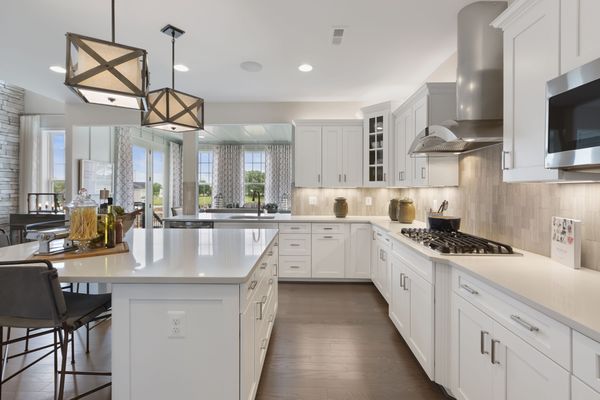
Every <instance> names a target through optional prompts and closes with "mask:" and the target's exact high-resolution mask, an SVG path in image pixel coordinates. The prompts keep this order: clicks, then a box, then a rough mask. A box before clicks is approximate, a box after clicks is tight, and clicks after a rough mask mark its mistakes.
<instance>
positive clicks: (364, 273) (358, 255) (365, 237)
mask: <svg viewBox="0 0 600 400" xmlns="http://www.w3.org/2000/svg"><path fill="white" fill-rule="evenodd" d="M371 232H372V230H371V224H352V225H350V246H349V247H350V251H349V253H350V259H349V260H348V261H347V262H346V274H345V277H346V278H352V279H369V278H370V277H371Z"/></svg>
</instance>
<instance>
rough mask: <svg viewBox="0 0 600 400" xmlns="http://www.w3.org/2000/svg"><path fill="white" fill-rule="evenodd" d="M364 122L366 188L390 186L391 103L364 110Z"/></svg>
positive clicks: (364, 179)
mask: <svg viewBox="0 0 600 400" xmlns="http://www.w3.org/2000/svg"><path fill="white" fill-rule="evenodd" d="M362 113H363V121H364V142H363V146H364V176H363V183H364V186H366V187H386V186H388V174H389V152H390V117H391V105H390V103H389V102H386V103H380V104H375V105H373V106H369V107H366V108H363V109H362Z"/></svg>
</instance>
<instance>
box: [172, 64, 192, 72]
mask: <svg viewBox="0 0 600 400" xmlns="http://www.w3.org/2000/svg"><path fill="white" fill-rule="evenodd" d="M173 69H174V70H175V71H179V72H188V71H189V70H190V69H189V68H188V67H187V66H185V65H183V64H175V65H174V66H173Z"/></svg>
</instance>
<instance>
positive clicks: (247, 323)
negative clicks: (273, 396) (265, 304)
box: [240, 302, 257, 400]
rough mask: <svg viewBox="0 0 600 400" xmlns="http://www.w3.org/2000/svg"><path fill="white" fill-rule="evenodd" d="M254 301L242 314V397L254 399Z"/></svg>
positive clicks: (243, 398) (247, 399) (244, 399)
mask: <svg viewBox="0 0 600 400" xmlns="http://www.w3.org/2000/svg"><path fill="white" fill-rule="evenodd" d="M254 321H255V316H254V302H250V304H248V305H247V307H246V310H245V311H244V312H243V313H242V314H240V399H242V400H252V399H254V394H255V392H256V386H257V381H256V379H255V372H254V367H255V364H254V348H255V346H254V344H255V338H254Z"/></svg>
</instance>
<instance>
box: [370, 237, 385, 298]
mask: <svg viewBox="0 0 600 400" xmlns="http://www.w3.org/2000/svg"><path fill="white" fill-rule="evenodd" d="M382 236H383V234H382V233H381V232H378V231H376V230H375V229H373V234H372V238H371V281H373V284H374V285H375V287H376V288H377V289H379V291H380V292H381V288H380V284H379V257H380V256H381V253H380V251H379V250H380V247H379V246H380V245H379V240H378V239H379V238H380V237H382Z"/></svg>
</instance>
